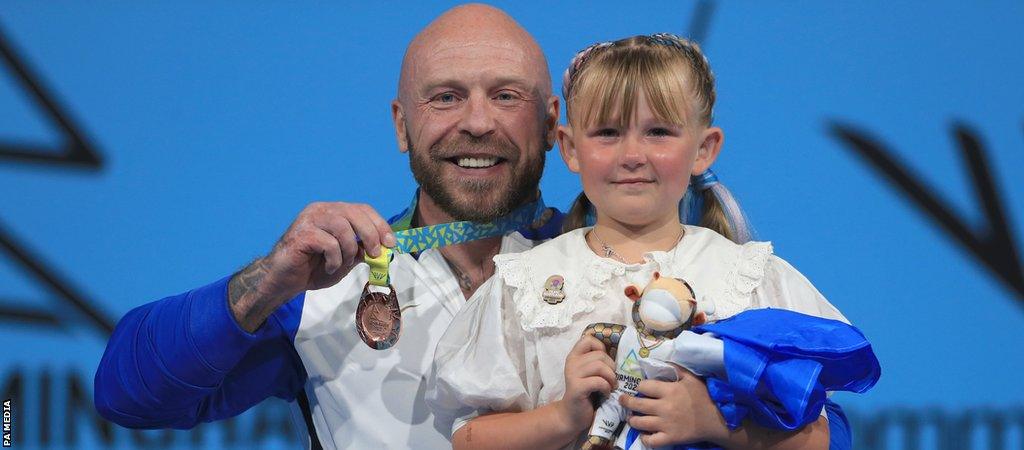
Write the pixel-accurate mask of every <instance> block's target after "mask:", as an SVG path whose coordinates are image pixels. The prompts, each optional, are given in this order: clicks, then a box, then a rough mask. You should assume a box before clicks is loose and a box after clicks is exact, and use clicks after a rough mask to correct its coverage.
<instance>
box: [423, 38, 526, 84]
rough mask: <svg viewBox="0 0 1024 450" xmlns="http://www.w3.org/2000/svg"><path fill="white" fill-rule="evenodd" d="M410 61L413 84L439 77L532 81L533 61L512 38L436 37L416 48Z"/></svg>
mask: <svg viewBox="0 0 1024 450" xmlns="http://www.w3.org/2000/svg"><path fill="white" fill-rule="evenodd" d="M420 50H421V51H420V52H419V54H418V55H416V57H414V58H413V59H412V61H410V62H411V63H412V67H411V69H412V71H411V74H410V75H412V78H413V79H414V80H415V81H414V82H415V84H423V83H436V82H438V81H439V79H444V78H452V77H465V78H467V80H466V81H470V80H469V79H472V78H508V79H519V80H520V81H522V82H525V83H528V84H531V85H533V84H536V83H537V82H538V81H539V80H537V75H536V73H537V72H538V71H537V70H535V67H534V66H535V65H536V64H537V63H536V62H534V61H531V60H530V56H531V55H530V54H529V52H527V51H526V50H525V49H524V48H523V47H522V45H519V44H518V43H516V42H514V41H512V40H501V39H487V40H483V39H482V40H477V41H469V40H454V39H446V40H438V41H437V42H435V43H430V44H428V45H425V46H424V47H423V48H421V49H420Z"/></svg>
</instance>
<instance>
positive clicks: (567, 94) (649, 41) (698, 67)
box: [562, 33, 739, 241]
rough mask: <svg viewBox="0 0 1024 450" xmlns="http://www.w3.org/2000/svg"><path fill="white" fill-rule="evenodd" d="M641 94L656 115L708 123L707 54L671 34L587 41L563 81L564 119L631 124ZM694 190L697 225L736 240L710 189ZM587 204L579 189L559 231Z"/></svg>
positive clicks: (576, 223)
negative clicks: (699, 204) (699, 198)
mask: <svg viewBox="0 0 1024 450" xmlns="http://www.w3.org/2000/svg"><path fill="white" fill-rule="evenodd" d="M640 95H643V96H644V97H645V98H646V99H647V102H648V104H649V105H650V106H651V110H652V112H653V113H654V116H655V117H656V118H657V119H658V120H660V121H664V122H668V123H673V124H679V125H682V126H690V125H696V124H698V123H699V124H700V125H703V126H705V127H706V126H710V125H711V123H712V121H713V120H714V112H713V111H714V106H715V76H714V74H713V73H712V72H711V67H710V65H709V64H708V61H707V58H705V57H704V53H703V52H701V50H700V46H698V45H697V44H696V43H695V42H692V41H690V40H687V39H684V38H680V37H678V36H675V35H672V34H667V33H659V34H654V35H650V36H634V37H630V38H626V39H620V40H618V41H614V42H603V43H599V44H594V45H591V46H590V47H587V48H586V49H584V50H582V51H580V52H579V53H577V54H576V56H575V57H574V58H573V60H572V62H571V63H570V64H569V68H568V69H566V71H565V76H564V78H563V82H562V96H563V97H564V98H565V110H566V120H567V121H568V122H569V126H571V127H572V128H574V129H577V130H582V129H586V128H589V127H592V126H594V125H596V124H602V125H603V124H608V125H615V126H619V127H626V126H629V125H630V122H631V120H632V119H633V114H632V111H633V110H634V109H635V108H636V104H637V98H638V97H639V96H640ZM696 195H701V196H702V197H703V200H704V201H703V202H702V203H703V208H702V213H703V214H702V215H701V219H700V224H699V225H700V226H703V227H707V228H710V229H712V230H715V231H717V232H718V233H719V234H721V235H723V236H725V237H727V238H729V239H731V240H733V241H737V240H739V239H738V236H737V233H736V230H734V229H733V228H734V227H733V226H731V225H730V222H729V220H728V218H727V217H726V215H725V213H724V208H723V207H722V205H720V204H719V200H718V199H717V197H716V196H715V195H713V193H712V191H711V190H705V191H703V192H698V193H696ZM591 208H592V207H591V205H590V201H589V200H588V199H587V196H586V194H585V193H582V192H581V193H580V195H579V196H578V197H577V198H576V201H575V202H573V205H572V207H571V208H570V209H569V212H568V214H566V218H565V222H564V224H563V228H562V231H563V232H568V231H570V230H574V229H576V228H580V227H582V226H584V225H585V224H586V222H587V214H588V211H589V210H590V209H591Z"/></svg>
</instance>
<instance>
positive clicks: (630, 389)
mask: <svg viewBox="0 0 1024 450" xmlns="http://www.w3.org/2000/svg"><path fill="white" fill-rule="evenodd" d="M625 294H626V297H628V298H629V299H630V300H632V301H633V324H634V325H635V326H624V325H619V324H611V323H596V324H593V325H590V326H589V327H587V329H586V331H585V332H584V334H589V335H592V336H594V337H597V338H598V339H600V340H601V341H602V342H604V344H605V348H606V349H608V353H609V355H610V356H611V357H612V359H614V360H615V367H616V371H615V372H616V377H617V379H618V387H617V388H616V389H615V391H613V392H612V394H611V395H610V396H608V397H607V398H605V399H604V400H603V401H602V402H601V404H600V406H599V407H598V408H597V412H596V414H595V416H594V424H593V425H592V426H591V428H590V434H589V435H588V436H587V441H586V443H585V444H584V445H583V448H584V449H611V448H619V449H626V450H631V449H642V448H644V446H643V444H642V443H641V442H640V441H639V440H638V439H635V440H633V441H632V442H628V443H627V438H628V436H629V434H630V427H629V424H628V423H625V421H626V420H627V417H628V411H627V410H626V409H625V408H623V407H622V405H620V404H619V397H621V396H622V395H623V394H630V395H636V394H637V391H636V388H637V385H638V384H640V381H641V380H643V379H646V378H655V379H662V380H666V381H675V380H676V372H675V368H674V367H672V366H670V365H667V364H665V363H663V361H672V360H673V359H674V358H673V356H674V355H673V353H676V348H675V346H674V345H673V344H674V342H673V340H674V339H676V338H677V337H679V336H680V334H681V333H682V332H683V331H686V330H689V329H690V328H691V327H694V326H698V325H702V324H704V322H706V317H707V315H706V314H705V312H704V311H698V308H697V300H696V298H695V297H696V296H695V295H694V293H693V289H692V288H691V287H690V285H689V284H687V283H686V282H685V281H683V280H680V279H677V278H668V277H662V276H661V274H659V273H658V272H655V273H654V278H653V279H652V280H651V282H650V283H648V284H647V286H645V287H644V288H643V290H640V289H639V288H637V287H636V286H629V287H627V288H626V291H625ZM690 334H691V335H693V337H695V338H696V339H701V337H700V336H699V335H695V334H693V333H690ZM693 337H691V338H693ZM708 339H712V340H714V339H713V338H708ZM719 343H720V341H719ZM711 345H712V347H715V343H713V342H712V343H711ZM717 348H718V349H719V350H720V349H721V347H720V346H718V347H717ZM651 372H654V373H651ZM620 427H621V428H622V429H621V431H620ZM617 432H618V433H617ZM633 434H634V435H635V432H634V433H633ZM613 443H614V445H613ZM629 444H632V445H629Z"/></svg>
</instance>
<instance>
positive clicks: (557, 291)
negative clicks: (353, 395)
mask: <svg viewBox="0 0 1024 450" xmlns="http://www.w3.org/2000/svg"><path fill="white" fill-rule="evenodd" d="M564 288H565V279H564V278H562V276H561V275H552V276H550V277H548V281H545V282H544V293H542V294H541V297H543V298H544V301H545V302H547V303H548V304H549V305H557V304H559V303H562V300H565V292H563V290H564Z"/></svg>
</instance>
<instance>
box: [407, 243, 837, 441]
mask: <svg viewBox="0 0 1024 450" xmlns="http://www.w3.org/2000/svg"><path fill="white" fill-rule="evenodd" d="M685 228H686V230H685V233H684V235H683V238H682V240H680V241H679V243H678V244H677V245H676V247H675V248H673V249H671V250H669V251H667V252H662V251H658V252H649V253H646V254H645V255H644V262H643V263H639V264H624V263H621V262H618V261H615V260H612V259H609V258H602V257H600V256H598V255H597V254H595V253H594V252H593V250H591V249H590V247H589V246H588V245H587V242H586V239H585V236H586V233H587V231H589V230H590V228H581V229H578V230H575V231H572V232H569V233H566V234H564V235H562V236H559V237H557V238H555V239H552V240H550V241H548V242H546V243H543V244H541V245H539V246H537V247H534V248H533V249H530V250H528V251H526V252H523V253H518V254H508V255H498V256H495V257H494V261H495V263H496V266H497V267H496V273H495V276H494V277H492V278H491V279H490V280H489V281H488V282H487V283H486V284H484V285H483V286H482V287H481V288H480V289H481V290H486V295H481V296H479V297H478V298H477V300H476V301H474V302H472V303H470V304H468V305H466V306H465V307H464V308H462V310H461V311H459V313H458V315H457V316H456V317H455V319H454V320H453V321H452V323H451V325H450V326H449V328H448V330H447V331H446V332H445V334H444V336H442V337H441V341H440V342H439V343H438V345H437V349H436V352H435V354H434V367H433V370H432V373H431V380H430V383H429V388H428V389H429V390H428V392H427V396H426V398H427V402H428V404H429V405H430V406H431V407H432V408H433V409H434V414H435V426H436V427H437V428H438V429H439V430H445V429H448V430H451V433H452V434H454V433H455V431H456V430H458V429H459V428H460V427H461V426H462V425H464V424H465V423H466V422H467V421H468V420H469V419H472V418H473V417H476V416H477V415H480V414H484V413H488V412H496V411H527V410H532V409H536V408H537V407H540V406H542V405H545V404H547V403H550V402H553V401H555V400H558V399H560V398H561V397H562V394H563V393H564V391H565V380H564V377H563V369H564V366H565V357H566V355H568V354H569V350H570V349H571V348H572V347H573V345H575V343H576V342H577V341H578V340H579V338H580V336H581V335H582V333H583V330H584V329H585V328H586V327H587V326H588V325H590V324H592V323H595V322H612V323H619V324H627V325H632V319H631V308H632V302H631V301H630V300H629V299H628V298H626V296H625V294H624V293H623V292H624V290H625V288H626V287H627V286H629V285H631V284H632V285H635V286H637V287H638V288H640V289H642V288H643V287H644V286H645V285H646V284H647V283H648V282H649V281H650V280H651V278H652V276H653V273H654V272H655V271H658V272H660V273H661V274H662V275H663V276H669V277H675V278H682V279H684V280H686V281H687V282H688V283H689V284H690V286H691V287H692V288H693V290H694V292H695V293H696V297H697V302H698V308H699V309H701V310H704V311H706V312H708V318H709V320H711V321H716V320H721V319H725V318H728V317H731V316H733V315H735V314H737V313H739V312H741V311H744V310H746V309H753V308H766V307H773V308H784V309H789V310H793V311H797V312H801V313H804V314H809V315H814V316H819V317H824V318H829V319H837V320H842V321H844V322H845V321H846V318H845V317H843V315H842V314H840V313H839V311H838V310H836V308H835V307H833V306H832V305H831V304H830V303H829V302H828V301H827V300H825V298H824V297H822V295H821V294H820V293H819V292H818V291H817V290H816V289H815V288H814V286H812V285H811V283H810V282H809V281H807V279H806V278H804V276H803V275H801V274H800V273H799V272H797V271H796V269H794V268H793V267H792V266H790V265H789V264H788V263H786V262H785V261H783V260H782V259H781V258H778V257H776V256H774V255H773V254H772V246H771V243H768V242H748V243H746V244H743V245H737V244H735V243H733V242H732V241H730V240H728V239H726V238H725V237H723V236H721V235H719V234H718V233H716V232H714V231H712V230H709V229H706V228H701V227H696V226H690V225H686V226H685ZM552 275H560V276H562V277H563V278H564V285H563V293H564V294H565V299H564V300H563V301H562V302H561V303H558V304H554V305H552V304H549V303H548V302H546V301H545V300H544V298H543V297H542V293H543V291H544V288H545V286H544V285H545V282H546V281H547V280H548V278H549V277H551V276H552Z"/></svg>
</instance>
